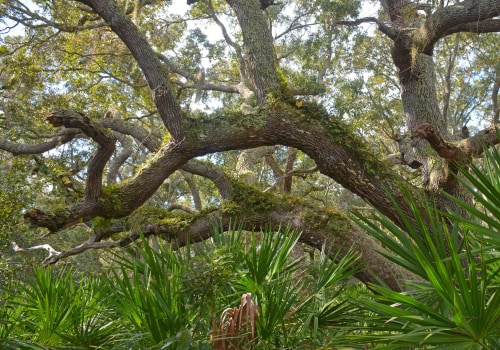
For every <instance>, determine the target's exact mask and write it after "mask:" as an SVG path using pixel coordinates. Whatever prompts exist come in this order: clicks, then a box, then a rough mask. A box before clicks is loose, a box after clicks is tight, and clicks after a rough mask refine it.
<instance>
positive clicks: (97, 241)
mask: <svg viewBox="0 0 500 350" xmlns="http://www.w3.org/2000/svg"><path fill="white" fill-rule="evenodd" d="M373 4H374V3H373V2H352V1H327V0H323V1H312V2H311V1H284V2H281V3H280V4H275V5H270V6H262V4H261V3H260V2H259V1H256V0H228V1H198V2H196V3H195V4H194V5H192V7H191V8H190V9H189V11H188V12H187V13H186V14H176V13H175V12H174V9H175V8H176V6H177V5H178V3H170V2H166V1H165V2H155V1H148V2H138V3H137V4H136V5H135V6H132V5H131V2H129V1H112V0H105V1H94V0H84V1H74V2H69V3H67V2H62V1H57V0H56V1H34V2H33V3H32V4H29V6H28V5H26V4H23V3H21V2H19V1H6V2H2V4H1V5H0V6H1V10H0V11H1V15H2V20H3V24H4V32H6V35H4V36H3V37H2V58H1V59H2V71H1V78H2V112H3V114H2V124H1V126H2V140H1V141H0V148H1V149H2V150H4V151H6V152H8V153H10V154H12V155H16V156H19V155H24V156H23V157H22V158H18V159H20V161H21V162H22V163H23V165H24V169H25V170H26V169H36V171H31V172H29V171H26V172H24V173H22V176H21V178H22V179H23V180H24V181H25V183H26V184H29V185H30V186H31V185H32V184H35V183H40V182H41V183H43V184H44V185H42V186H41V187H40V188H39V192H38V193H37V195H36V196H34V198H33V199H32V201H30V202H29V203H26V204H25V205H24V206H23V207H24V208H25V214H24V216H25V218H26V219H27V220H28V221H29V222H30V223H31V224H32V225H34V226H35V227H38V228H44V229H48V230H49V231H50V232H51V233H57V232H61V231H66V230H69V229H71V228H74V227H75V226H76V225H81V224H85V226H87V228H88V229H89V235H90V237H89V238H88V240H87V241H85V242H84V243H83V244H82V245H79V246H75V247H64V251H63V252H62V253H61V254H59V255H57V256H54V257H51V258H50V259H49V260H48V261H47V262H48V263H54V262H56V261H58V260H60V259H62V258H65V257H67V256H70V255H75V254H77V253H80V252H82V251H85V250H87V249H91V248H103V247H117V246H124V245H127V244H128V243H130V242H131V241H133V240H135V239H137V238H138V237H139V236H140V234H141V233H142V234H144V235H146V236H150V235H154V236H161V237H164V238H165V239H168V240H172V241H175V242H177V244H179V245H183V244H185V242H186V241H187V240H192V241H197V240H202V239H205V238H207V237H208V236H209V235H210V230H209V227H210V225H211V224H213V222H214V221H215V222H222V223H223V225H228V223H229V220H230V218H231V217H239V218H241V219H243V222H244V225H246V227H247V228H253V227H256V226H262V225H272V226H275V227H278V226H280V225H290V226H291V227H293V228H296V229H298V230H300V231H302V236H301V238H300V240H301V242H303V243H305V244H308V245H310V246H312V247H317V248H319V247H321V246H323V245H326V246H329V247H330V246H336V247H338V248H339V249H340V250H341V251H342V252H343V253H344V254H345V253H347V251H349V249H350V247H351V246H355V247H356V250H357V251H359V252H360V253H361V255H362V258H361V259H360V263H361V264H364V266H369V267H370V269H368V268H365V269H362V270H360V272H359V273H357V275H356V276H357V277H358V278H360V279H361V280H363V281H365V282H369V281H376V280H377V278H380V279H382V280H383V281H385V282H386V283H387V284H389V285H390V286H391V287H392V288H394V289H398V288H400V284H399V279H400V278H402V277H403V276H404V274H405V271H404V270H402V269H400V268H397V267H395V266H394V265H393V264H392V263H391V262H389V261H387V260H384V259H383V258H382V257H381V256H380V255H378V254H376V253H375V252H374V250H373V247H374V244H376V243H375V242H374V241H373V240H372V239H371V238H369V237H368V236H367V235H365V234H364V233H363V232H362V231H361V230H360V229H359V228H358V227H357V226H355V225H354V224H353V223H351V221H350V220H349V219H348V217H347V216H346V215H345V214H344V212H342V211H339V210H337V209H335V208H333V207H332V205H333V204H339V203H341V204H345V203H349V204H355V205H357V206H364V204H363V201H364V202H366V203H368V204H370V205H373V206H374V207H376V208H377V209H378V210H379V211H380V212H381V213H383V214H384V215H386V216H387V217H388V218H390V219H391V220H393V221H394V222H395V223H396V224H398V225H400V226H401V227H403V228H404V223H403V220H402V218H401V214H404V215H405V216H406V217H408V218H409V220H410V221H411V220H414V218H415V215H414V212H412V210H410V208H409V207H408V205H407V203H406V201H404V198H405V196H408V195H410V196H411V197H413V198H415V202H416V203H417V204H418V203H420V199H421V198H423V197H424V196H426V195H432V196H434V197H435V199H436V200H437V202H438V203H439V205H440V206H441V207H442V208H443V209H445V208H446V207H447V206H450V205H453V203H452V202H450V201H449V200H448V197H446V196H443V195H442V192H441V191H442V190H443V191H444V192H447V193H450V194H453V195H457V196H459V197H460V196H462V192H461V190H460V186H459V185H458V182H457V180H456V177H455V176H453V174H454V173H456V172H457V169H458V168H457V165H459V164H467V163H468V162H470V161H471V160H472V159H473V158H474V157H476V156H478V155H480V153H481V152H482V150H483V148H482V146H483V145H486V146H491V145H493V144H496V143H497V142H498V139H497V135H496V133H495V132H493V131H492V130H493V129H492V127H489V125H491V124H492V122H493V121H494V120H496V119H495V117H494V116H495V113H497V114H498V103H497V98H498V96H497V95H498V69H497V68H498V67H496V66H494V65H495V64H496V61H495V60H492V59H491V57H492V56H493V55H495V53H496V52H497V51H496V50H495V46H497V45H496V44H495V43H496V41H498V40H495V38H496V37H497V36H498V35H497V34H496V32H497V31H498V30H500V21H499V19H498V15H499V12H500V2H499V1H498V0H482V1H465V2H456V3H445V2H439V3H436V2H434V1H429V2H416V3H412V2H407V1H399V0H398V1H383V2H381V10H380V12H379V13H377V14H373V16H371V17H360V16H359V13H360V9H361V8H362V6H364V8H365V9H366V8H368V6H370V5H373ZM262 7H265V9H264V10H263V9H262ZM366 23H368V24H371V26H370V27H369V28H371V29H374V28H376V29H377V31H376V32H374V33H371V32H366V31H363V30H361V29H360V28H359V27H358V26H359V25H361V24H366ZM206 26H210V27H209V29H205V28H206ZM12 28H22V30H23V31H22V32H21V33H14V32H10V33H9V31H10V29H12ZM214 28H218V31H217V33H218V35H217V37H213V36H214V34H213V33H215V31H214ZM480 33H489V34H487V35H486V36H484V39H481V41H477V39H476V38H477V36H476V34H480ZM7 34H9V35H7ZM463 40H466V41H463ZM467 40H470V42H473V43H477V44H476V47H475V49H477V50H478V54H477V55H472V56H469V58H470V61H466V54H467V51H466V50H465V49H464V48H465V45H466V44H465V43H466V42H467ZM389 51H390V56H389V55H388V53H389ZM391 61H392V64H390V62H391ZM436 63H439V64H438V65H436ZM394 72H395V73H396V77H397V79H395V77H394ZM437 73H439V74H437ZM467 75H470V79H466V77H467ZM438 76H439V78H440V80H441V82H440V83H439V84H438V80H437V77H438ZM477 87H479V88H477ZM472 94H473V96H472ZM398 96H400V98H398ZM488 96H489V97H490V98H487V97H488ZM488 114H491V116H488ZM402 115H403V116H404V118H401V116H402ZM42 116H44V117H42ZM473 118H476V119H478V120H485V121H487V125H488V128H487V129H485V130H482V131H477V132H475V131H476V130H475V129H474V128H471V130H472V131H473V135H472V136H470V132H469V134H467V133H466V131H465V129H464V134H465V136H463V137H465V138H463V139H461V140H459V141H458V140H457V138H454V137H453V136H454V135H456V134H457V131H458V130H462V127H463V126H465V125H466V124H471V123H472V120H473ZM401 119H403V120H404V122H403V121H402V120H401ZM497 119H498V118H497ZM477 125H478V127H479V125H481V124H477ZM54 128H56V131H54ZM425 140H427V141H425ZM452 140H453V141H454V142H451V141H452ZM412 142H413V143H412ZM398 148H399V149H400V151H399V153H398V152H397V150H398ZM6 159H7V160H5V161H3V160H2V161H3V163H2V166H3V164H4V163H5V162H10V157H9V158H6ZM5 164H8V163H5ZM397 164H398V166H396V165H397ZM415 169H418V170H415ZM2 171H4V170H2ZM318 172H319V173H321V174H322V175H320V174H319V173H318ZM189 174H191V175H189ZM301 177H303V179H301ZM292 179H293V180H292ZM35 180H36V181H35ZM333 181H335V182H333ZM402 183H406V184H407V185H408V188H409V189H407V190H405V191H402V190H401V188H402V186H401V184H402ZM346 191H348V192H346ZM284 194H291V195H292V196H291V197H290V196H288V195H284ZM294 194H295V195H296V196H293V195H294ZM332 194H333V195H336V194H337V195H340V196H344V197H339V198H346V199H349V200H338V199H337V200H336V201H334V200H332ZM354 195H355V196H354ZM299 196H300V197H299ZM393 200H395V201H396V202H397V203H398V205H399V208H400V209H399V210H398V209H396V208H395V206H394V204H393ZM3 202H5V201H3ZM4 205H5V204H4ZM342 209H344V210H345V209H348V206H347V207H346V206H344V208H342ZM58 250H63V249H60V248H58Z"/></svg>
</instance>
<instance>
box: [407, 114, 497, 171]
mask: <svg viewBox="0 0 500 350" xmlns="http://www.w3.org/2000/svg"><path fill="white" fill-rule="evenodd" d="M412 139H413V140H414V141H415V142H418V141H419V140H423V139H424V140H427V141H428V142H429V144H430V145H431V147H432V148H433V149H434V150H435V151H436V153H437V154H438V155H439V156H440V157H442V158H445V159H449V160H455V161H458V162H468V161H470V160H471V159H472V158H474V157H477V156H479V155H480V154H481V153H482V152H483V151H484V147H490V146H492V145H496V144H498V143H499V140H498V137H497V133H496V131H495V128H494V127H491V128H488V129H485V130H483V131H481V132H479V133H477V134H476V135H474V136H472V137H469V138H466V139H464V140H461V141H459V142H457V143H449V142H446V141H445V140H444V138H443V136H442V135H441V134H440V133H439V132H438V130H437V129H436V128H434V127H433V126H432V125H431V124H428V123H424V124H421V125H419V126H418V127H416V128H415V129H413V131H412Z"/></svg>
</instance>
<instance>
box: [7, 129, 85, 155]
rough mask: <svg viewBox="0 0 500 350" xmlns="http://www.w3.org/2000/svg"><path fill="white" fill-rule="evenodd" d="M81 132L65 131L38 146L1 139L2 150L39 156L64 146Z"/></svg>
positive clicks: (76, 130)
mask: <svg viewBox="0 0 500 350" xmlns="http://www.w3.org/2000/svg"><path fill="white" fill-rule="evenodd" d="M80 133H81V131H80V130H79V129H65V130H62V131H61V132H59V133H58V134H57V135H55V136H53V137H52V138H50V140H48V141H46V142H41V143H37V144H25V143H16V142H11V141H8V140H2V139H0V149H1V150H4V151H7V152H9V153H12V154H13V155H20V154H39V153H44V152H47V151H50V150H51V149H54V148H56V147H58V146H60V145H62V144H65V143H67V142H69V141H71V140H73V139H74V138H75V137H76V136H77V135H78V134H80Z"/></svg>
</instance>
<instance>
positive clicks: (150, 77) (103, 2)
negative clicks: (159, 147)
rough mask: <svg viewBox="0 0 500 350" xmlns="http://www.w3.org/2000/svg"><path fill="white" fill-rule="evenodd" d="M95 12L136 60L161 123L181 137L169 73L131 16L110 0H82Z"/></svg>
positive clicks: (176, 104)
mask: <svg viewBox="0 0 500 350" xmlns="http://www.w3.org/2000/svg"><path fill="white" fill-rule="evenodd" d="M80 2H82V3H84V4H86V5H88V6H90V7H91V8H92V9H93V10H94V11H95V12H96V13H98V14H99V15H100V16H101V17H102V18H103V19H104V20H105V21H106V22H107V23H109V26H110V28H111V29H112V30H113V31H114V32H115V33H116V34H117V35H118V36H119V37H120V39H121V40H122V41H123V43H124V44H125V45H126V46H127V47H128V49H129V50H130V52H131V53H132V55H133V56H134V58H135V60H136V61H137V63H138V64H139V67H140V68H141V70H142V72H143V73H144V76H145V77H146V80H147V82H148V85H149V88H150V89H151V92H152V95H153V101H154V103H155V105H156V108H157V109H158V113H159V114H160V117H161V119H162V120H163V123H164V124H165V126H166V128H167V130H168V131H169V132H170V134H171V135H172V138H173V139H174V140H181V139H182V135H183V131H182V119H183V116H182V113H181V109H180V107H179V104H178V103H177V101H176V99H175V96H174V94H173V93H172V91H171V88H170V80H169V73H168V70H167V69H166V67H165V65H163V64H162V63H161V62H160V59H159V58H158V56H157V54H156V52H155V51H154V50H153V48H152V47H151V46H150V45H149V43H148V41H147V40H146V39H145V38H144V37H143V36H142V35H141V34H140V32H139V30H138V28H137V27H136V26H135V25H134V23H133V22H132V20H131V19H130V18H128V17H127V16H126V14H125V13H123V11H122V10H121V9H120V8H119V7H118V5H117V4H116V3H115V2H114V1H112V0H81V1H80Z"/></svg>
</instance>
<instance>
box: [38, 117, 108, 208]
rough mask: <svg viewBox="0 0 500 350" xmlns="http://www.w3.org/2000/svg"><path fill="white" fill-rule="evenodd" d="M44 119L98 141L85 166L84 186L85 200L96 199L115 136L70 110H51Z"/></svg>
mask: <svg viewBox="0 0 500 350" xmlns="http://www.w3.org/2000/svg"><path fill="white" fill-rule="evenodd" d="M44 120H45V121H47V122H48V123H50V124H51V125H52V126H54V127H60V126H65V127H67V128H78V129H80V130H82V131H83V132H84V133H85V135H87V136H88V137H90V138H92V139H93V140H94V141H95V142H97V143H98V145H99V147H98V148H97V151H96V152H95V154H94V155H93V156H92V159H91V160H90V162H89V164H88V166H87V183H86V186H85V200H86V201H97V200H98V199H99V197H100V196H101V190H102V174H103V171H104V167H105V166H106V163H107V162H108V160H109V158H110V157H111V155H112V154H113V152H114V151H115V142H116V139H115V137H114V136H113V135H112V134H111V133H110V132H109V131H108V130H106V129H104V128H103V127H101V126H100V125H99V124H97V123H96V122H94V121H92V120H91V119H90V118H88V117H87V116H85V115H84V114H82V113H79V112H76V111H72V110H61V111H55V112H52V113H50V114H49V115H47V116H46V117H45V118H44Z"/></svg>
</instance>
